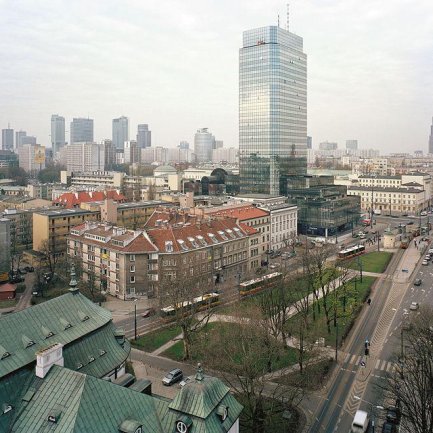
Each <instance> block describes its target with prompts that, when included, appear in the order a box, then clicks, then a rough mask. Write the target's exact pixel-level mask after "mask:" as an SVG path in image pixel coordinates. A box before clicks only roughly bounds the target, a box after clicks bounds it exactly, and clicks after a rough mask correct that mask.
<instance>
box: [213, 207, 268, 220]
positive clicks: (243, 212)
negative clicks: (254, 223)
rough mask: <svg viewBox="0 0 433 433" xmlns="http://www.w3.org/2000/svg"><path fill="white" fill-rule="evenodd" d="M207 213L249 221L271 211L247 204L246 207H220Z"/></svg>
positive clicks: (265, 215) (266, 214) (264, 215)
mask: <svg viewBox="0 0 433 433" xmlns="http://www.w3.org/2000/svg"><path fill="white" fill-rule="evenodd" d="M207 215H215V216H227V217H232V218H236V219H238V220H239V221H247V220H251V219H254V218H263V217H267V216H269V212H267V211H265V210H263V209H259V208H258V207H255V206H245V207H237V208H232V209H230V208H228V209H219V210H215V211H214V212H212V211H210V212H207Z"/></svg>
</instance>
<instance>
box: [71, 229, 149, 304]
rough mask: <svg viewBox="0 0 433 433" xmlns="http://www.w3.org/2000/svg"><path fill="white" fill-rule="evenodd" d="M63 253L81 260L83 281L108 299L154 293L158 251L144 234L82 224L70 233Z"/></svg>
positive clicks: (138, 231) (142, 232) (128, 297)
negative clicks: (91, 283)
mask: <svg viewBox="0 0 433 433" xmlns="http://www.w3.org/2000/svg"><path fill="white" fill-rule="evenodd" d="M67 254H68V255H69V256H70V257H71V258H73V259H76V260H78V261H79V262H80V261H81V264H82V271H83V278H84V280H85V281H87V280H89V279H90V278H93V281H94V284H95V285H96V287H99V288H100V289H101V290H104V291H107V292H108V293H109V294H110V295H112V296H116V297H117V298H120V299H123V300H125V299H130V298H131V297H135V296H148V297H152V296H155V295H156V294H157V288H158V251H157V248H156V247H155V245H153V243H152V241H151V240H150V239H149V237H148V236H147V234H146V232H144V231H140V230H136V231H134V230H127V229H125V228H123V227H116V226H113V225H111V224H107V223H95V222H87V221H86V222H85V223H83V224H81V225H79V226H77V227H74V228H73V229H72V230H71V233H70V235H69V236H68V244H67Z"/></svg>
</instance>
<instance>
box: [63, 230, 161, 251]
mask: <svg viewBox="0 0 433 433" xmlns="http://www.w3.org/2000/svg"><path fill="white" fill-rule="evenodd" d="M85 226H86V224H81V225H79V226H76V227H73V228H72V230H83V229H85ZM101 227H102V225H100V226H98V227H97V228H96V229H95V228H91V229H89V230H87V231H86V232H85V233H91V234H97V235H98V234H101V235H106V236H109V235H111V238H110V240H109V241H108V242H103V241H98V240H96V239H88V238H86V237H85V233H83V234H82V235H76V234H73V233H71V234H69V237H70V238H71V239H77V238H79V239H80V240H81V241H82V242H83V243H85V244H90V245H96V246H100V247H102V248H106V249H108V250H116V251H122V252H125V253H138V252H156V251H157V249H156V248H155V245H153V244H152V242H151V241H149V239H147V237H146V235H145V234H143V233H140V234H139V235H138V236H137V237H136V238H135V239H133V240H132V241H131V242H130V243H129V244H128V245H126V246H125V247H122V246H119V245H115V244H114V243H113V240H127V239H129V237H131V236H133V235H134V233H133V231H127V233H126V234H122V235H116V234H115V233H113V228H112V227H110V230H108V231H105V230H102V228H101ZM128 235H129V236H128Z"/></svg>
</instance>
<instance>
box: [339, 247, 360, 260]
mask: <svg viewBox="0 0 433 433" xmlns="http://www.w3.org/2000/svg"><path fill="white" fill-rule="evenodd" d="M364 253H365V246H364V245H353V246H351V247H349V248H346V249H345V250H341V251H340V252H339V253H338V258H339V259H343V260H344V259H350V258H351V257H355V256H359V255H361V254H364Z"/></svg>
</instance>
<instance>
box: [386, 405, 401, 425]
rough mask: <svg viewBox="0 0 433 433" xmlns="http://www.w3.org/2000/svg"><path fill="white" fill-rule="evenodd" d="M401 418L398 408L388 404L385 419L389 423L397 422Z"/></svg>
mask: <svg viewBox="0 0 433 433" xmlns="http://www.w3.org/2000/svg"><path fill="white" fill-rule="evenodd" d="M400 418H401V413H400V409H399V408H397V407H394V406H390V407H389V408H388V410H387V412H386V421H387V422H389V423H391V424H396V425H397V424H399V423H400Z"/></svg>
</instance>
